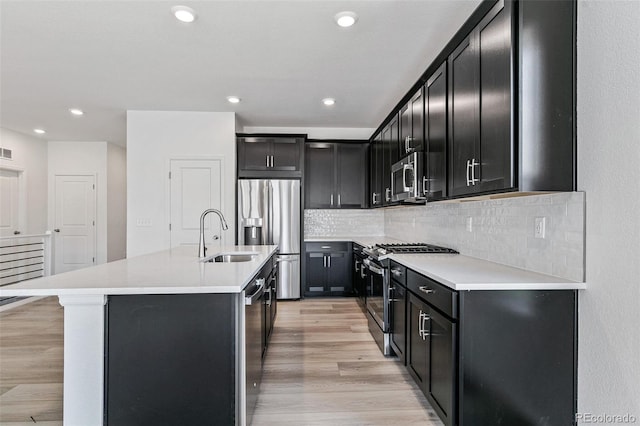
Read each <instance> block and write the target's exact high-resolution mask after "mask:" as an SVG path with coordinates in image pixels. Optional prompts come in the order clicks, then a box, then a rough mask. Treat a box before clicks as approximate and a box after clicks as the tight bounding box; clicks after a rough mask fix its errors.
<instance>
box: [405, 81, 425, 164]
mask: <svg viewBox="0 0 640 426" xmlns="http://www.w3.org/2000/svg"><path fill="white" fill-rule="evenodd" d="M399 142H400V157H401V158H402V157H405V156H406V155H407V154H410V153H412V152H416V151H422V150H423V149H424V97H423V94H422V89H419V90H418V91H417V92H416V93H415V94H414V95H413V96H412V97H411V99H410V100H409V101H408V102H407V104H406V105H405V106H403V107H402V108H401V109H400V138H399Z"/></svg>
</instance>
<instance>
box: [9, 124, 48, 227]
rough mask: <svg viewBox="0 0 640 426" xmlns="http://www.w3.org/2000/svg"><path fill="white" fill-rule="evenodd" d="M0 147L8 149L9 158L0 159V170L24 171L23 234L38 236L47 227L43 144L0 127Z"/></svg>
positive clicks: (45, 152) (41, 141) (44, 149)
mask: <svg viewBox="0 0 640 426" xmlns="http://www.w3.org/2000/svg"><path fill="white" fill-rule="evenodd" d="M0 147H2V148H7V149H11V150H12V151H13V152H12V155H13V159H12V160H3V159H0V168H1V167H3V166H4V167H8V168H12V169H15V168H18V169H22V170H24V172H23V173H24V174H23V178H24V179H25V192H26V197H25V206H24V208H25V211H26V214H25V224H24V229H22V230H21V232H22V233H23V234H42V233H44V232H45V231H46V230H47V229H48V228H47V143H46V141H43V140H41V139H38V138H36V137H32V136H27V135H23V134H22V133H17V132H14V131H12V130H9V129H4V128H0Z"/></svg>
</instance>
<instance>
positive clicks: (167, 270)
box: [0, 246, 278, 296]
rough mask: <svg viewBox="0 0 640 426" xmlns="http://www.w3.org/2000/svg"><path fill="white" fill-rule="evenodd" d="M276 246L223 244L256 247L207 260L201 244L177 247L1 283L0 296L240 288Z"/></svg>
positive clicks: (229, 249)
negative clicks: (226, 259)
mask: <svg viewBox="0 0 640 426" xmlns="http://www.w3.org/2000/svg"><path fill="white" fill-rule="evenodd" d="M277 249H278V246H224V247H218V248H213V247H210V248H209V250H208V252H209V253H208V257H210V256H215V255H217V254H219V253H230V252H255V253H257V256H256V257H255V258H254V259H253V260H251V261H248V262H231V263H203V262H200V261H199V259H198V254H197V253H198V248H197V247H177V248H173V249H170V250H164V251H160V252H157V253H151V254H147V255H142V256H136V257H132V258H129V259H123V260H118V261H115V262H110V263H105V264H102V265H97V266H93V267H89V268H85V269H79V270H77V271H72V272H66V273H62V274H58V275H52V276H49V277H43V278H36V279H33V280H28V281H24V282H21V283H18V284H12V285H8V286H5V287H2V288H0V296H54V295H87V294H105V295H107V294H180V293H240V292H241V291H242V290H244V288H245V287H246V286H247V284H249V282H250V280H251V278H253V276H254V275H255V274H256V273H257V272H259V271H260V268H262V266H264V264H265V263H266V262H267V260H269V258H271V255H272V254H273V253H275V252H276V251H277Z"/></svg>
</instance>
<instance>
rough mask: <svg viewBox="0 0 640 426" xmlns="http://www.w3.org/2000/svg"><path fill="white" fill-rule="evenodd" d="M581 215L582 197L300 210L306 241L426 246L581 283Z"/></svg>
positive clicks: (575, 194)
mask: <svg viewBox="0 0 640 426" xmlns="http://www.w3.org/2000/svg"><path fill="white" fill-rule="evenodd" d="M584 215H585V194H584V193H583V192H562V193H551V194H541V195H530V196H522V197H512V198H501V199H493V200H481V201H460V202H453V203H431V204H427V205H424V206H414V207H407V206H403V207H397V208H387V209H376V210H305V212H304V220H305V224H304V235H305V238H312V237H342V236H387V237H392V238H397V239H399V240H403V241H408V242H427V243H431V244H438V245H443V246H446V247H451V248H454V249H456V250H458V251H459V252H460V253H461V254H464V255H467V256H471V257H476V258H480V259H485V260H490V261H492V262H497V263H502V264H505V265H509V266H514V267H517V268H522V269H527V270H530V271H535V272H540V273H544V274H548V275H554V276H557V277H560V278H566V279H570V280H574V281H584V245H585V241H584V220H585V218H584ZM536 218H544V222H545V229H544V238H536V237H535V228H536Z"/></svg>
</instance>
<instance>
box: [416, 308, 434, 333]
mask: <svg viewBox="0 0 640 426" xmlns="http://www.w3.org/2000/svg"><path fill="white" fill-rule="evenodd" d="M430 319H431V317H429V315H427V313H426V312H422V309H421V310H420V318H419V319H418V321H419V325H418V331H419V332H420V337H422V340H427V337H428V336H430V335H431V333H429V332H428V331H427V330H426V327H425V322H427V321H429V320H430Z"/></svg>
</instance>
